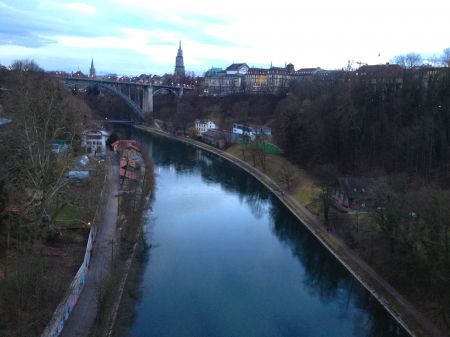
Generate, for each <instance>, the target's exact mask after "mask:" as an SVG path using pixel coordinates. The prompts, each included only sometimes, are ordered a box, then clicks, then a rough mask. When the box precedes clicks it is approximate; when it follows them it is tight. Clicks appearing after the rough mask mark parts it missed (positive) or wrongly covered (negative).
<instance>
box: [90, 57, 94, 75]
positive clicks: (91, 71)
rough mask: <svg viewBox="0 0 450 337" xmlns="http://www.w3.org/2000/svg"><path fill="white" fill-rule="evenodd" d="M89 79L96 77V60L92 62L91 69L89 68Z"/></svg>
mask: <svg viewBox="0 0 450 337" xmlns="http://www.w3.org/2000/svg"><path fill="white" fill-rule="evenodd" d="M89 77H91V78H93V77H95V68H94V58H92V60H91V67H90V68H89Z"/></svg>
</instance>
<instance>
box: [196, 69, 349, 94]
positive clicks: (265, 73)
mask: <svg viewBox="0 0 450 337" xmlns="http://www.w3.org/2000/svg"><path fill="white" fill-rule="evenodd" d="M339 75H341V72H340V71H334V70H333V71H329V70H324V69H321V68H320V67H316V68H301V69H299V70H297V71H296V70H295V67H294V65H293V64H292V63H289V64H287V65H286V66H285V67H272V66H271V67H270V68H268V69H265V68H254V67H249V66H248V65H247V64H246V63H233V64H231V65H230V66H229V67H227V68H226V69H225V70H222V69H221V68H211V69H209V70H208V71H207V72H206V73H205V77H204V80H203V85H202V92H203V94H205V95H213V96H224V95H230V94H236V93H249V94H260V93H261V94H280V93H284V92H286V91H287V89H288V88H289V84H290V82H291V81H292V80H309V79H313V78H331V77H333V78H335V77H337V76H339Z"/></svg>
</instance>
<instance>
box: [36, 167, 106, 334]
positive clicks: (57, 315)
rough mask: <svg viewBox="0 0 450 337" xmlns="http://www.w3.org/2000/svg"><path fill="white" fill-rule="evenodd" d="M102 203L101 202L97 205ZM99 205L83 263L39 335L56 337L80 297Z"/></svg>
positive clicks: (95, 231) (95, 228)
mask: <svg viewBox="0 0 450 337" xmlns="http://www.w3.org/2000/svg"><path fill="white" fill-rule="evenodd" d="M107 177H108V175H107V174H105V178H104V180H103V188H102V191H101V193H100V200H102V199H103V193H104V190H105V185H106V179H107ZM100 204H102V203H101V202H100V203H99V205H100ZM98 211H99V207H98V206H97V209H96V211H95V215H94V219H93V220H92V227H91V230H90V231H89V238H88V242H87V245H86V252H85V253H84V259H83V263H82V264H81V266H80V268H79V269H78V272H77V273H76V275H75V277H74V278H73V280H72V282H71V283H70V287H69V289H68V290H67V292H66V294H65V295H64V298H63V300H62V301H61V302H60V303H59V305H58V306H57V307H56V310H55V312H54V313H53V316H52V319H51V320H50V322H49V323H48V324H47V326H46V327H45V330H44V332H43V333H42V335H41V337H58V336H59V335H60V334H61V332H62V330H63V328H64V324H65V322H66V321H67V320H68V319H69V317H70V314H71V312H72V310H73V308H74V307H75V305H76V304H77V302H78V298H79V297H80V294H81V292H82V291H83V288H84V285H85V284H86V276H87V273H88V269H89V262H90V261H91V255H92V248H93V247H92V246H93V244H94V240H95V236H96V234H97V225H96V220H97V215H98Z"/></svg>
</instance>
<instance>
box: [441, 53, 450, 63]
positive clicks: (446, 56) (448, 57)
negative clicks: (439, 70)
mask: <svg viewBox="0 0 450 337" xmlns="http://www.w3.org/2000/svg"><path fill="white" fill-rule="evenodd" d="M441 63H442V65H443V66H444V67H450V48H445V49H444V50H443V51H442V55H441Z"/></svg>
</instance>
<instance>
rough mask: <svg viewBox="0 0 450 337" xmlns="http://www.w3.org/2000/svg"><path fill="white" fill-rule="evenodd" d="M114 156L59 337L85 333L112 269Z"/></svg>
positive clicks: (110, 160)
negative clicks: (86, 264) (87, 257)
mask: <svg viewBox="0 0 450 337" xmlns="http://www.w3.org/2000/svg"><path fill="white" fill-rule="evenodd" d="M114 159H115V158H114V157H112V156H111V157H109V158H108V161H109V163H110V164H109V165H108V179H107V181H108V182H107V183H108V189H107V192H108V193H107V197H106V198H105V204H104V207H102V208H103V209H102V212H101V214H102V216H101V217H100V221H99V222H98V223H97V226H98V232H97V237H96V239H95V242H94V249H93V255H92V259H91V263H90V268H89V272H88V274H87V277H86V285H85V287H84V289H83V291H82V293H81V295H80V298H79V299H78V302H77V304H76V306H75V308H74V309H73V311H72V313H71V315H70V318H69V319H68V320H67V321H66V323H65V325H64V329H63V331H62V333H61V336H62V337H81V336H88V335H89V330H90V329H91V327H92V324H93V323H94V320H95V316H96V314H97V306H98V305H97V304H98V303H97V302H98V292H99V290H100V289H101V284H102V280H104V279H105V277H107V276H108V274H109V273H110V272H111V268H112V249H111V244H112V243H113V242H114V241H113V240H115V238H116V220H117V198H116V195H117V191H118V184H119V174H118V173H119V167H118V164H117V163H115V161H114Z"/></svg>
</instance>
